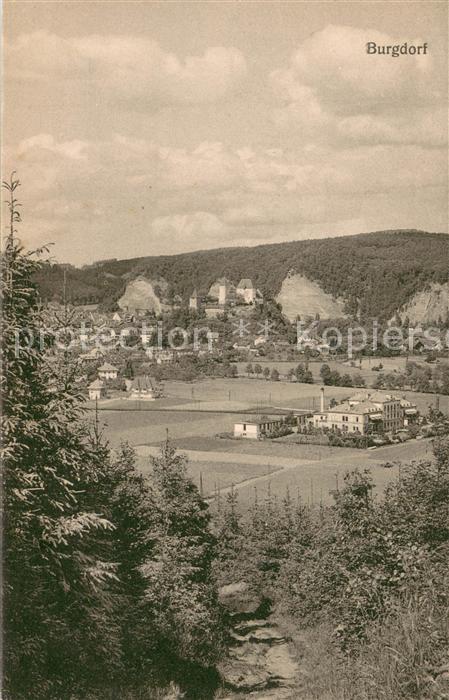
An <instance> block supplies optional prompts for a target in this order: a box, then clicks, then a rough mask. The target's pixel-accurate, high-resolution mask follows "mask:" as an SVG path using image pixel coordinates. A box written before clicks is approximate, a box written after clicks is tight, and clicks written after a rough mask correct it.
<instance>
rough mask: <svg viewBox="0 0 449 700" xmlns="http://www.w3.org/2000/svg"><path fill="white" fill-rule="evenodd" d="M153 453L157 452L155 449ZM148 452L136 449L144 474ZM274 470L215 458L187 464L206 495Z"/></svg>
mask: <svg viewBox="0 0 449 700" xmlns="http://www.w3.org/2000/svg"><path fill="white" fill-rule="evenodd" d="M155 453H157V451H156V450H155ZM149 454H150V453H148V452H147V453H145V451H142V450H140V449H138V455H137V464H138V468H139V469H140V470H141V471H142V472H143V473H144V474H148V473H149V472H150V471H151V464H150V457H149ZM274 471H276V468H275V467H269V466H267V465H266V464H245V463H236V464H232V463H230V462H219V461H215V460H214V461H212V460H209V461H201V462H194V461H192V460H189V462H188V465H187V472H188V474H189V476H190V478H191V479H192V481H193V483H194V484H195V485H196V486H197V487H198V488H201V483H202V487H203V493H204V496H206V497H208V496H211V495H213V494H214V493H215V492H216V490H217V489H220V490H222V489H225V488H227V487H231V486H232V485H233V484H237V483H240V484H241V483H243V482H245V481H247V480H251V479H255V478H257V477H261V476H266V475H268V474H271V473H273V472H274Z"/></svg>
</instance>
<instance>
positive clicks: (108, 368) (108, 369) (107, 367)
mask: <svg viewBox="0 0 449 700" xmlns="http://www.w3.org/2000/svg"><path fill="white" fill-rule="evenodd" d="M98 371H99V372H118V369H117V367H114V365H111V363H110V362H105V363H104V365H101V367H99V368H98Z"/></svg>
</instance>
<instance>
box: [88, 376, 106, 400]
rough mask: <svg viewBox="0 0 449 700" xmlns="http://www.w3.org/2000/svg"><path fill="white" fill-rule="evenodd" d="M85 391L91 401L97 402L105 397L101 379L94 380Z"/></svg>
mask: <svg viewBox="0 0 449 700" xmlns="http://www.w3.org/2000/svg"><path fill="white" fill-rule="evenodd" d="M87 389H88V392H89V399H90V400H91V401H99V400H100V399H104V398H105V397H106V388H105V386H104V384H103V382H102V381H101V379H96V380H95V381H94V382H92V384H89V386H88V387H87Z"/></svg>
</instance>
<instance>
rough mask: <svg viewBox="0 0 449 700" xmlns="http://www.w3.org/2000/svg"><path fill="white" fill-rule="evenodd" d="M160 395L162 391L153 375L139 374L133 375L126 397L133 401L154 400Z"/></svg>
mask: <svg viewBox="0 0 449 700" xmlns="http://www.w3.org/2000/svg"><path fill="white" fill-rule="evenodd" d="M161 397H162V391H161V388H160V386H159V385H158V383H157V382H156V380H155V379H154V377H149V376H148V375H141V376H139V377H135V378H134V379H133V380H132V381H131V383H130V385H129V389H128V398H129V399H131V400H134V401H141V400H144V401H154V400H155V399H160V398H161Z"/></svg>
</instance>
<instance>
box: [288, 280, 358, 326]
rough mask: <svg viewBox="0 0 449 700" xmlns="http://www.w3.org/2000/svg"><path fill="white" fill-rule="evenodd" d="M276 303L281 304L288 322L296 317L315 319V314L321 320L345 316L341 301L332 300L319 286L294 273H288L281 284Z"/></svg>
mask: <svg viewBox="0 0 449 700" xmlns="http://www.w3.org/2000/svg"><path fill="white" fill-rule="evenodd" d="M276 301H277V302H279V303H280V304H282V311H283V313H284V315H285V316H287V318H288V319H289V321H295V320H296V318H297V316H301V319H305V318H306V317H308V316H310V317H312V318H315V316H316V315H317V314H319V316H320V318H321V319H329V318H342V317H344V316H346V314H345V312H344V304H343V302H342V301H341V300H338V299H334V298H333V297H332V296H331V295H330V294H327V292H325V291H324V290H323V289H321V287H320V285H319V284H317V283H316V282H312V280H309V279H307V277H304V275H298V274H296V273H295V272H289V273H288V275H287V277H286V278H285V280H284V281H283V282H282V287H281V291H280V292H279V294H278V295H277V297H276Z"/></svg>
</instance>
